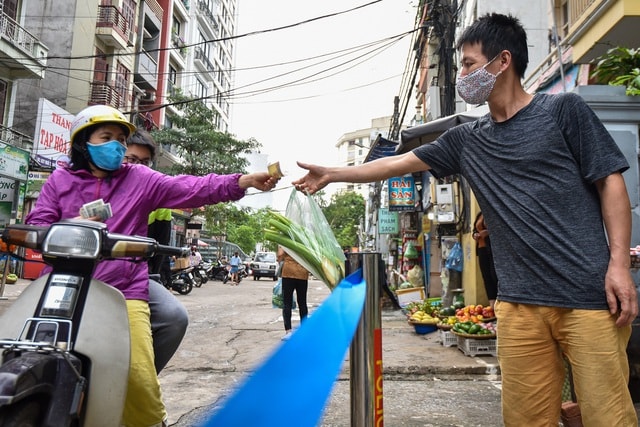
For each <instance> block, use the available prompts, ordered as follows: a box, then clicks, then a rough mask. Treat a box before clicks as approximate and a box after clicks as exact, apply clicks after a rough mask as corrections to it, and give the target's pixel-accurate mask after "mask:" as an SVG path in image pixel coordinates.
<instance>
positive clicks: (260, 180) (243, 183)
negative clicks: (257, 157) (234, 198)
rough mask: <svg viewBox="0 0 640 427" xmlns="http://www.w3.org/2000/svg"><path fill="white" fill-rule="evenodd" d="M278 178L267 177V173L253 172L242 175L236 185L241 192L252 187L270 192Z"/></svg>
mask: <svg viewBox="0 0 640 427" xmlns="http://www.w3.org/2000/svg"><path fill="white" fill-rule="evenodd" d="M279 180H280V178H276V177H273V176H271V175H269V173H268V172H255V173H250V174H247V175H242V176H241V177H240V179H239V180H238V185H239V186H240V188H242V189H243V190H246V189H247V188H250V187H253V188H255V189H258V190H260V191H270V190H273V188H274V187H275V186H276V184H277V183H278V181H279Z"/></svg>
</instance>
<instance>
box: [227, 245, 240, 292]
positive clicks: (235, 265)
mask: <svg viewBox="0 0 640 427" xmlns="http://www.w3.org/2000/svg"><path fill="white" fill-rule="evenodd" d="M240 264H242V259H240V254H239V253H238V252H234V253H233V256H232V257H231V259H230V260H229V266H230V267H231V285H232V286H234V285H235V286H238V283H239V282H240V280H238V271H239V270H240Z"/></svg>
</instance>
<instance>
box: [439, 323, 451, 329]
mask: <svg viewBox="0 0 640 427" xmlns="http://www.w3.org/2000/svg"><path fill="white" fill-rule="evenodd" d="M436 328H438V329H440V330H442V331H450V330H451V328H453V325H449V324H447V323H438V324H436Z"/></svg>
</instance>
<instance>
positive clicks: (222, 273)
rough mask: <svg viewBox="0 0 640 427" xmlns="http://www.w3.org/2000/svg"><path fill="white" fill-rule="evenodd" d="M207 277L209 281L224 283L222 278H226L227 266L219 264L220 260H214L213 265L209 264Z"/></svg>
mask: <svg viewBox="0 0 640 427" xmlns="http://www.w3.org/2000/svg"><path fill="white" fill-rule="evenodd" d="M207 276H209V278H210V279H211V280H220V281H224V278H225V277H226V276H227V265H226V264H223V263H222V262H220V260H216V262H215V263H211V265H210V267H209V269H208V270H207Z"/></svg>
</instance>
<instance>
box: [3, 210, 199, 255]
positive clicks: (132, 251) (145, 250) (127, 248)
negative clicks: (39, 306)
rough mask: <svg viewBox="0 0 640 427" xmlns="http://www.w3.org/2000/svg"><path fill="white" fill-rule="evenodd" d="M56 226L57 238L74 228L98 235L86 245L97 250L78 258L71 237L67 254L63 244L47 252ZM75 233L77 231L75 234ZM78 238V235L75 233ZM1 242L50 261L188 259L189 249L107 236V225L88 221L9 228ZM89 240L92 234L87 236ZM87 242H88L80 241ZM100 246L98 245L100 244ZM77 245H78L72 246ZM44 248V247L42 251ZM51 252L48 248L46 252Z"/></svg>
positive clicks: (86, 250) (144, 239)
mask: <svg viewBox="0 0 640 427" xmlns="http://www.w3.org/2000/svg"><path fill="white" fill-rule="evenodd" d="M55 226H57V227H58V228H57V231H58V232H57V234H56V236H63V237H66V236H69V235H70V234H69V232H70V231H71V230H73V229H74V228H75V229H77V230H79V229H82V230H85V231H86V230H88V229H90V230H93V231H94V232H96V233H97V234H99V235H101V236H102V238H101V239H97V240H96V239H94V238H89V239H88V240H89V241H92V242H95V243H96V244H98V247H93V248H88V247H85V248H84V249H85V252H83V253H82V254H79V251H78V248H77V247H73V246H74V243H75V242H74V241H73V236H71V237H72V238H71V239H70V240H69V239H63V240H65V241H64V245H70V248H69V253H65V250H66V248H65V247H63V244H62V243H58V244H56V245H54V246H53V247H52V248H53V252H48V251H47V245H46V244H45V240H47V238H48V236H49V234H50V231H51V229H52V228H53V227H55ZM77 230H76V231H77ZM76 234H77V233H76ZM1 235H2V240H3V241H4V242H5V243H7V244H13V245H17V246H23V247H26V248H31V249H36V250H42V252H43V256H45V257H47V256H52V257H69V256H70V257H72V258H73V257H79V258H85V259H87V258H94V259H97V258H98V257H99V256H102V257H106V258H125V257H143V258H150V257H152V256H153V255H157V254H161V255H170V256H173V255H175V256H177V257H185V256H188V255H189V252H190V251H189V248H188V247H175V246H167V245H160V244H158V242H157V241H156V240H154V239H151V238H149V237H143V236H130V235H126V234H118V233H109V232H108V231H107V229H106V225H105V224H103V223H99V222H95V221H87V220H75V219H74V220H65V221H60V222H58V223H54V224H51V225H50V226H34V225H26V224H11V225H8V226H7V227H6V228H5V229H4V230H2V233H1ZM89 236H91V233H89ZM81 241H84V242H86V241H87V240H86V239H85V240H82V239H81ZM99 242H100V243H99ZM75 244H76V245H77V243H75ZM43 246H44V247H43ZM49 249H51V248H49Z"/></svg>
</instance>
